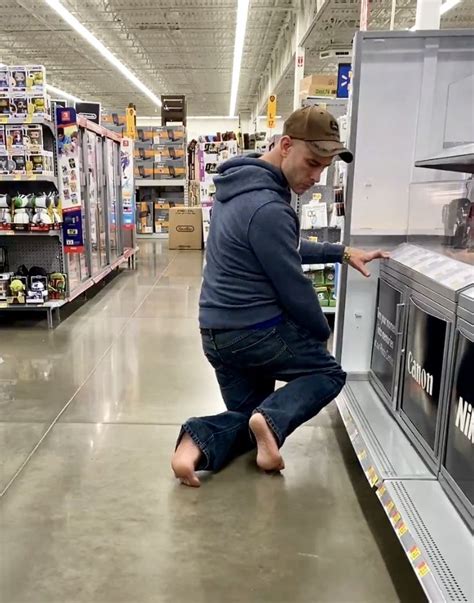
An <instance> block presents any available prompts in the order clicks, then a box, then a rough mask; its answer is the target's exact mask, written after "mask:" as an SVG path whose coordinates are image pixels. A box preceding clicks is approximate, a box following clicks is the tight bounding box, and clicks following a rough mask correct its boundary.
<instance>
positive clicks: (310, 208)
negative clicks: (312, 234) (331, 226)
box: [301, 201, 328, 230]
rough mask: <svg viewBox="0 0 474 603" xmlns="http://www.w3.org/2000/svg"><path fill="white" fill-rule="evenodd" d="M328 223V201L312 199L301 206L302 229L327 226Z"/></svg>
mask: <svg viewBox="0 0 474 603" xmlns="http://www.w3.org/2000/svg"><path fill="white" fill-rule="evenodd" d="M327 225H328V206H327V204H326V203H319V202H315V201H310V202H309V203H306V204H305V205H303V207H302V208H301V230H312V229H313V228H326V227H327Z"/></svg>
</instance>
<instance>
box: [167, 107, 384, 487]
mask: <svg viewBox="0 0 474 603" xmlns="http://www.w3.org/2000/svg"><path fill="white" fill-rule="evenodd" d="M335 157H340V158H341V159H342V160H343V161H345V162H347V163H349V162H351V161H352V154H351V152H350V151H348V150H347V149H346V148H344V146H343V145H342V144H341V142H340V138H339V127H338V124H337V121H336V120H335V119H334V117H333V116H332V115H330V114H329V113H327V112H326V111H324V110H323V109H321V108H320V107H315V106H313V107H306V108H304V109H298V110H297V111H295V112H294V113H293V114H292V115H290V117H289V118H288V119H287V121H286V122H285V125H284V130H283V136H282V137H281V139H280V140H279V142H278V143H277V144H276V145H275V147H274V148H273V149H272V150H271V151H269V152H267V153H265V154H264V155H262V156H261V157H259V156H258V155H255V156H254V157H252V156H247V157H236V158H234V159H231V160H229V161H227V162H226V163H224V164H223V165H222V166H221V167H220V169H219V176H216V178H215V184H216V200H215V203H214V208H213V212H212V221H211V227H210V232H209V238H208V241H207V251H206V260H207V263H206V267H205V270H204V281H203V285H202V291H201V299H200V313H199V321H200V327H201V335H202V345H203V349H204V354H205V355H206V357H207V359H208V360H209V362H210V363H211V365H212V366H213V367H214V370H215V372H216V377H217V380H218V382H219V386H220V389H221V393H222V397H223V399H224V402H225V405H226V407H227V410H226V411H225V412H222V413H220V414H218V415H214V416H208V417H198V418H192V419H189V420H188V421H186V423H185V424H184V425H183V426H182V429H181V433H180V435H179V439H178V444H177V448H176V451H175V454H174V456H173V459H172V468H173V471H174V473H175V475H176V477H177V478H179V479H180V480H181V481H182V483H184V484H186V485H188V486H195V487H197V486H199V485H200V482H199V478H198V477H197V475H196V471H198V470H208V471H218V470H219V469H221V468H222V467H224V466H225V465H226V464H227V463H229V462H230V461H231V460H232V459H234V458H235V457H237V456H238V455H241V454H243V453H245V452H247V451H249V450H251V449H252V448H255V446H256V447H257V465H258V466H259V467H260V468H261V469H263V470H265V471H280V470H282V469H284V467H285V465H284V462H283V458H282V456H281V454H280V448H281V447H282V446H283V443H284V441H285V439H286V438H287V436H288V435H290V434H291V433H292V432H293V431H294V430H295V429H296V428H297V427H298V426H299V425H301V424H302V423H305V422H306V421H308V420H309V419H311V418H312V417H314V416H315V415H317V414H318V412H319V411H320V410H321V409H322V408H324V407H325V406H326V405H327V404H328V403H329V402H331V400H333V399H334V398H335V397H336V396H337V395H338V394H339V392H340V391H341V389H342V387H343V386H344V383H345V379H346V374H345V373H344V371H343V370H342V368H341V367H340V366H339V364H338V363H337V362H336V360H335V359H334V358H333V357H332V356H331V355H330V354H329V352H328V351H327V348H326V341H327V339H328V338H329V335H330V329H329V325H328V323H327V320H326V317H325V316H324V314H323V312H322V310H321V307H320V305H319V302H318V298H317V296H316V293H315V291H314V289H313V286H312V283H311V282H310V280H309V279H308V278H307V277H306V276H305V275H304V273H303V270H302V264H323V263H329V262H342V261H346V262H348V263H349V264H350V265H351V266H352V267H353V268H355V269H357V270H359V271H360V272H361V273H362V274H363V275H365V276H369V273H368V271H367V268H366V264H367V263H368V262H370V261H371V260H373V259H375V258H381V257H386V254H384V253H382V252H381V251H375V252H371V253H368V252H365V251H362V250H359V249H353V248H351V249H349V248H344V246H342V245H336V244H330V243H313V242H310V241H307V240H300V234H299V221H298V217H297V215H296V213H295V212H294V210H293V209H292V207H291V205H290V199H291V192H290V189H291V190H293V191H294V192H295V193H297V194H299V195H301V194H302V193H304V192H305V191H307V190H308V189H309V188H311V187H312V186H313V185H314V184H315V183H316V182H319V179H320V176H321V173H322V172H323V170H324V169H326V168H327V167H328V166H329V165H330V164H331V162H332V161H333V159H334V158H335ZM276 380H278V381H284V382H286V383H287V385H285V386H284V387H283V388H281V389H278V390H276V391H275V381H276Z"/></svg>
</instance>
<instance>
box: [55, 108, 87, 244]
mask: <svg viewBox="0 0 474 603" xmlns="http://www.w3.org/2000/svg"><path fill="white" fill-rule="evenodd" d="M56 126H57V149H58V190H59V197H60V199H61V206H62V211H63V238H64V251H65V253H83V252H84V233H83V224H82V211H83V207H82V197H81V182H80V171H79V165H80V162H79V159H80V157H79V153H80V147H79V129H78V127H77V123H76V111H75V110H74V109H73V108H71V107H65V108H64V107H57V108H56Z"/></svg>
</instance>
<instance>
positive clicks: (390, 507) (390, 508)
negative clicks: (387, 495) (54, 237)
mask: <svg viewBox="0 0 474 603" xmlns="http://www.w3.org/2000/svg"><path fill="white" fill-rule="evenodd" d="M394 508H395V503H394V502H393V500H389V501H388V503H387V504H386V505H385V509H386V510H387V513H388V514H390V513H391V512H392V511H393V509H394Z"/></svg>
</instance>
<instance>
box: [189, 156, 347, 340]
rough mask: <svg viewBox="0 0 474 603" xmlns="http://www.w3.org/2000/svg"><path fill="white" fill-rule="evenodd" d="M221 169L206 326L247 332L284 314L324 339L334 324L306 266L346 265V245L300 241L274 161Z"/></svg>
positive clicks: (234, 163) (249, 160)
mask: <svg viewBox="0 0 474 603" xmlns="http://www.w3.org/2000/svg"><path fill="white" fill-rule="evenodd" d="M218 171H219V175H218V176H216V177H215V179H214V182H215V185H216V200H215V202H214V206H213V210H212V219H211V226H210V232H209V238H208V241H207V251H206V266H205V269H204V281H203V285H202V290H201V299H200V303H199V306H200V312H199V322H200V326H201V328H205V329H244V328H247V327H252V326H254V325H257V324H259V323H262V322H266V321H268V320H271V319H273V318H276V317H277V316H280V315H282V314H284V315H286V316H288V317H289V318H291V319H292V320H293V321H294V322H296V323H298V324H300V325H301V326H302V327H305V328H306V329H308V330H309V331H311V333H312V334H313V335H314V336H315V337H316V338H317V339H319V340H320V341H325V340H326V339H327V338H328V337H329V335H330V329H329V325H328V323H327V320H326V317H325V316H324V314H323V312H322V310H321V307H320V305H319V302H318V298H317V295H316V293H315V291H314V289H313V286H312V283H311V281H310V280H309V279H308V278H307V277H306V276H305V275H304V273H303V270H302V267H301V264H302V263H303V264H319V263H325V262H341V261H342V257H343V253H344V247H343V246H342V245H335V244H331V243H313V242H310V241H307V240H304V239H303V240H301V241H300V232H299V231H300V225H299V220H298V216H297V215H296V213H295V211H294V210H293V208H292V207H291V205H290V200H291V193H290V190H289V187H288V184H287V182H286V179H285V177H284V175H283V173H282V172H281V170H279V169H278V168H276V167H274V166H273V165H271V164H270V163H268V162H266V161H262V160H261V159H259V158H257V157H236V158H234V159H231V160H229V161H227V162H226V163H224V164H222V165H221V166H220V167H219V170H218Z"/></svg>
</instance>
